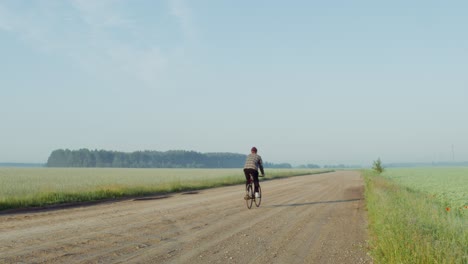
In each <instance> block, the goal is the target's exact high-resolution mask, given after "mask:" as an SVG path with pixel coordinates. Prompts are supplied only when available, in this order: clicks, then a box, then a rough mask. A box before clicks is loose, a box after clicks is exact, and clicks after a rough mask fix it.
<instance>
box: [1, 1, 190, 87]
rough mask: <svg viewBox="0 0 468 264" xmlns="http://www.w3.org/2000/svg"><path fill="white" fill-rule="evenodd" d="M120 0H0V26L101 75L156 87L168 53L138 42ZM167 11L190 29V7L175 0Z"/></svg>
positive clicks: (43, 49)
mask: <svg viewBox="0 0 468 264" xmlns="http://www.w3.org/2000/svg"><path fill="white" fill-rule="evenodd" d="M124 4H125V2H124V1H120V0H99V1H89V0H70V1H67V2H54V3H51V2H46V1H44V2H42V1H41V2H35V3H34V5H29V6H28V5H25V6H21V7H18V6H15V8H13V7H11V6H8V4H5V5H4V4H1V3H0V30H4V31H10V32H14V33H16V34H17V35H18V36H19V37H20V38H22V39H23V40H24V41H25V42H27V43H28V44H30V46H31V47H32V48H36V49H39V50H41V51H44V52H50V53H52V52H53V53H54V54H55V55H61V56H64V57H66V58H69V59H70V60H71V61H74V62H75V63H77V64H78V65H81V67H82V68H83V69H84V70H90V69H92V70H99V71H102V73H103V75H107V76H108V75H113V76H119V77H126V78H131V79H134V80H136V81H140V82H142V83H145V84H148V85H150V86H151V87H155V86H157V84H158V81H159V79H160V77H161V76H162V75H163V74H164V73H165V69H166V68H167V66H168V64H169V57H170V54H168V53H164V52H163V51H162V50H161V49H160V47H159V45H158V43H152V42H144V41H146V40H144V39H142V40H141V42H144V45H141V44H142V43H139V42H138V41H135V40H134V39H133V38H132V33H133V31H132V29H135V28H137V27H138V26H139V25H138V24H136V23H137V22H136V21H132V20H131V19H129V18H128V17H126V13H125V5H124ZM166 12H171V13H173V14H174V15H175V16H176V17H177V18H178V19H179V21H180V22H181V25H182V30H183V32H185V33H186V34H188V35H191V34H192V33H191V32H192V29H191V27H190V12H189V9H188V8H187V7H186V5H185V4H184V3H183V2H174V5H172V6H171V10H167V11H166ZM115 32H118V33H119V34H118V35H119V38H116V37H115V35H114V33H115ZM185 33H184V34H185ZM96 65H99V66H98V67H96ZM104 71H106V72H107V73H105V72H104ZM109 72H110V73H109ZM112 72H113V73H112Z"/></svg>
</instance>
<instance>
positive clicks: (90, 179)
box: [0, 168, 325, 210]
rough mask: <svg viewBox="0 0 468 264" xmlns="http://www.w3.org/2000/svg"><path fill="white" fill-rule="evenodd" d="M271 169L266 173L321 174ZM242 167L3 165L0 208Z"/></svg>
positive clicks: (188, 185)
mask: <svg viewBox="0 0 468 264" xmlns="http://www.w3.org/2000/svg"><path fill="white" fill-rule="evenodd" d="M324 171H325V170H313V169H271V170H266V173H267V178H268V179H273V178H278V177H290V176H298V175H305V174H314V173H321V172H324ZM244 181H245V178H244V176H243V172H242V169H114V168H0V210H2V209H10V208H24V207H34V206H45V205H52V204H60V203H70V202H84V201H96V200H102V199H109V198H119V197H129V196H143V195H150V194H157V193H170V192H177V191H188V190H196V189H204V188H212V187H218V186H224V185H232V184H239V183H243V182H244Z"/></svg>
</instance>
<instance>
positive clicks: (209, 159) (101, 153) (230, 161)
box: [46, 149, 291, 168]
mask: <svg viewBox="0 0 468 264" xmlns="http://www.w3.org/2000/svg"><path fill="white" fill-rule="evenodd" d="M246 157H247V156H246V155H243V154H236V153H199V152H196V151H186V150H170V151H164V152H162V151H135V152H131V153H128V152H118V151H108V150H89V149H79V150H69V149H57V150H54V151H52V153H51V154H50V156H49V158H48V160H47V164H46V166H47V167H105V168H242V167H243V166H244V163H245V158H246ZM265 168H291V165H290V164H289V163H281V164H274V163H269V162H265Z"/></svg>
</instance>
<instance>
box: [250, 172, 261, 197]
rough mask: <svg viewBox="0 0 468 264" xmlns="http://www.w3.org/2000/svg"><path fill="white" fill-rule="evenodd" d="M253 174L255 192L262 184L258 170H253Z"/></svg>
mask: <svg viewBox="0 0 468 264" xmlns="http://www.w3.org/2000/svg"><path fill="white" fill-rule="evenodd" d="M252 176H253V179H254V184H255V192H258V187H259V186H260V183H259V182H258V171H257V170H253V173H252Z"/></svg>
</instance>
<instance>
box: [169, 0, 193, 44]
mask: <svg viewBox="0 0 468 264" xmlns="http://www.w3.org/2000/svg"><path fill="white" fill-rule="evenodd" d="M169 6H170V9H171V14H172V15H173V16H175V17H176V18H177V20H178V22H179V24H180V27H181V29H182V32H183V33H184V35H185V37H186V38H187V39H188V40H193V39H194V38H196V35H197V32H196V30H195V27H194V26H193V21H192V20H193V18H192V11H191V9H190V8H189V6H188V5H187V3H186V2H185V1H184V0H169Z"/></svg>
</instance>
